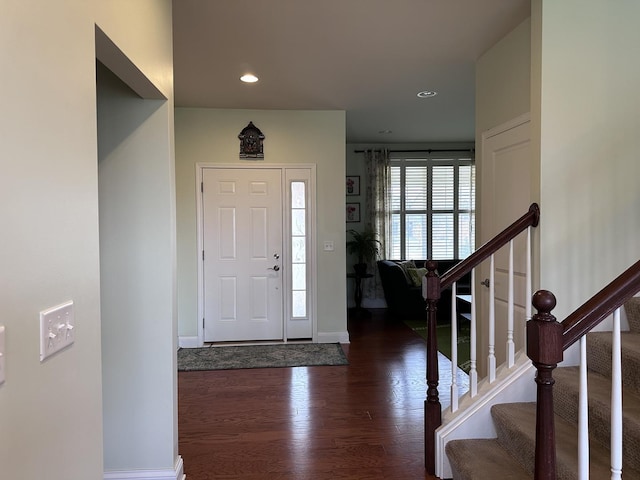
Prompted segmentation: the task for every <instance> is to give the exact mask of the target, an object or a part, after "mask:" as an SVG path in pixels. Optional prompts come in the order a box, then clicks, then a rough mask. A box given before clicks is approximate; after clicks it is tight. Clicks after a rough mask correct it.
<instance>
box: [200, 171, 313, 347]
mask: <svg viewBox="0 0 640 480" xmlns="http://www.w3.org/2000/svg"><path fill="white" fill-rule="evenodd" d="M195 168H196V175H195V180H196V182H195V191H196V241H197V245H196V255H197V265H198V280H197V292H198V294H197V301H198V308H197V313H198V319H197V329H198V337H197V345H195V346H198V347H202V346H204V344H205V341H204V292H203V285H204V265H203V261H202V251H203V248H204V238H203V236H204V219H203V218H202V214H203V212H202V190H201V185H202V182H203V171H204V169H218V170H227V169H245V170H265V169H268V170H278V169H279V170H281V172H282V184H281V188H282V193H283V196H282V201H283V206H284V208H285V209H289V208H290V205H289V204H288V202H289V198H288V196H287V195H285V193H286V190H285V186H286V185H285V181H286V175H285V174H286V171H287V170H300V169H306V170H309V172H310V185H309V187H310V191H309V203H310V205H309V257H308V258H309V260H310V265H309V269H310V272H309V290H308V291H309V305H308V307H309V317H310V318H309V320H310V321H311V331H312V339H311V341H312V342H313V343H317V341H318V326H317V325H318V324H317V321H316V319H317V301H316V299H317V293H318V292H317V261H316V259H317V242H316V231H317V230H316V229H317V214H316V165H315V164H311V163H269V164H254V163H252V164H248V165H245V164H237V163H211V162H197V163H196V165H195ZM282 229H283V232H282V233H283V236H282V239H283V263H284V262H285V261H288V260H289V252H290V250H291V239H290V235H289V232H290V230H291V226H290V225H287V224H286V215H285V216H283V225H282ZM285 284H286V282H285ZM290 300H291V292H290V291H289V289H288V288H287V289H285V291H284V297H283V302H284V303H283V306H284V307H286V305H287V302H290ZM287 311H289V309H287V308H283V318H282V321H283V337H284V338H283V340H282V342H274V343H286V342H287V337H288V333H287V325H288V322H287V318H286V317H285V313H286V312H287ZM190 346H191V345H190Z"/></svg>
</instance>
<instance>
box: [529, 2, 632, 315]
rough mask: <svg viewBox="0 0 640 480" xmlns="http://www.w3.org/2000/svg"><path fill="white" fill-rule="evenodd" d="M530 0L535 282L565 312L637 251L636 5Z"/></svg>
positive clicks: (572, 308) (628, 263)
mask: <svg viewBox="0 0 640 480" xmlns="http://www.w3.org/2000/svg"><path fill="white" fill-rule="evenodd" d="M534 3H535V5H534V7H535V9H536V10H537V11H538V13H539V15H540V16H541V17H540V18H541V35H540V38H541V47H540V48H541V76H540V81H541V92H540V96H541V104H540V111H539V112H538V113H537V114H536V115H538V116H539V118H540V120H539V121H540V136H541V141H540V149H541V154H540V168H541V212H542V214H541V226H540V229H541V245H540V248H541V261H542V264H541V287H542V288H546V289H548V290H551V291H553V292H554V293H555V294H556V296H557V297H558V306H557V307H556V309H555V314H556V316H557V317H559V318H564V317H565V316H566V315H567V314H569V313H571V312H572V311H573V310H574V309H575V308H577V307H578V306H579V305H580V304H581V303H582V302H584V301H585V300H587V299H588V298H589V297H590V296H591V295H593V294H594V293H595V292H596V291H598V290H600V289H601V288H602V287H603V286H604V285H605V284H606V283H607V282H609V281H610V280H612V279H613V278H614V277H616V276H617V275H618V274H619V273H621V272H622V271H623V270H624V269H626V268H627V267H628V266H630V265H631V264H632V263H633V262H635V261H637V260H638V258H640V241H638V238H639V234H640V215H639V214H638V206H639V205H640V189H639V188H638V179H639V178H640V162H639V161H638V138H640V95H638V85H640V63H639V62H637V61H636V58H637V47H638V45H640V30H638V28H637V25H636V23H637V19H638V18H640V3H638V2H634V1H621V2H613V3H612V2H602V1H600V0H566V1H563V2H556V1H552V0H550V1H542V2H541V4H540V2H539V1H536V2H534ZM536 10H534V11H536Z"/></svg>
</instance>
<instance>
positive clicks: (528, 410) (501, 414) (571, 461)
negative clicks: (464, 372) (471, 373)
mask: <svg viewBox="0 0 640 480" xmlns="http://www.w3.org/2000/svg"><path fill="white" fill-rule="evenodd" d="M491 412H492V415H493V418H494V421H495V423H496V428H497V430H498V432H500V433H499V434H498V437H499V441H500V444H501V445H502V446H503V447H504V448H506V449H507V450H510V453H511V454H512V455H516V451H514V450H518V449H519V450H520V451H523V452H526V453H527V456H526V458H524V459H523V462H524V465H523V466H524V467H525V468H526V469H529V470H531V471H532V470H533V460H534V459H533V455H531V453H532V452H533V451H534V450H535V425H536V405H535V403H510V404H500V405H494V406H493V408H492V409H491ZM555 436H556V458H557V462H556V464H557V473H558V479H564V478H575V475H576V472H577V465H578V447H577V438H578V435H577V425H576V424H574V423H570V422H567V421H566V420H564V419H563V418H561V417H560V416H558V415H555ZM589 450H590V465H589V468H590V474H591V478H608V477H609V476H610V474H611V472H610V462H609V458H610V453H609V450H608V449H606V448H605V447H603V446H602V445H600V444H599V443H597V442H590V446H589ZM624 472H625V478H640V473H639V472H637V471H636V470H633V469H631V468H625V470H624Z"/></svg>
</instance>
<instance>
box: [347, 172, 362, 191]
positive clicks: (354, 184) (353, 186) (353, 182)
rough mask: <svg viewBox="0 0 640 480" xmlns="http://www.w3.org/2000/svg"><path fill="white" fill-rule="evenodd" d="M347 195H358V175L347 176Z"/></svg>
mask: <svg viewBox="0 0 640 480" xmlns="http://www.w3.org/2000/svg"><path fill="white" fill-rule="evenodd" d="M347 195H360V176H359V175H355V176H354V175H351V176H348V177H347Z"/></svg>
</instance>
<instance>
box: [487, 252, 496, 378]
mask: <svg viewBox="0 0 640 480" xmlns="http://www.w3.org/2000/svg"><path fill="white" fill-rule="evenodd" d="M494 265H495V262H494V255H491V266H490V271H489V359H488V360H489V365H488V368H489V383H493V382H494V381H495V379H496V296H495V291H496V288H495V282H494Z"/></svg>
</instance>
